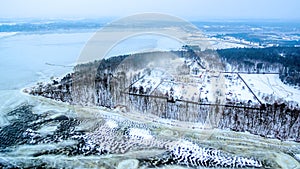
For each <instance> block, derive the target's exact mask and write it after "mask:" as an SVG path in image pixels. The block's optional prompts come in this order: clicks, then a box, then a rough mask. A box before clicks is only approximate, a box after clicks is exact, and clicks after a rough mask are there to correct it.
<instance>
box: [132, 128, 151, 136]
mask: <svg viewBox="0 0 300 169" xmlns="http://www.w3.org/2000/svg"><path fill="white" fill-rule="evenodd" d="M128 136H129V137H130V138H132V139H152V138H153V136H152V135H151V132H150V131H149V130H146V129H140V128H130V129H129V131H128Z"/></svg>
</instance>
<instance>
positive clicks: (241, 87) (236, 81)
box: [223, 73, 259, 104]
mask: <svg viewBox="0 0 300 169" xmlns="http://www.w3.org/2000/svg"><path fill="white" fill-rule="evenodd" d="M223 75H224V76H225V79H226V80H225V84H226V101H229V102H235V103H236V102H252V103H255V104H257V103H259V102H258V100H256V99H255V97H254V95H253V94H252V93H251V91H250V90H249V89H248V87H247V86H246V85H245V83H244V82H243V81H242V79H240V78H239V77H238V75H237V74H236V73H224V74H223ZM249 100H250V101H249Z"/></svg>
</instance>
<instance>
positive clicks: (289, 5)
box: [0, 0, 300, 20]
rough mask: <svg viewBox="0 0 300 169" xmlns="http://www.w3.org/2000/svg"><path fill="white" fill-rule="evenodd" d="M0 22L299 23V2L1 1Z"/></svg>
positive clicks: (240, 0)
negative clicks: (155, 16) (148, 15)
mask: <svg viewBox="0 0 300 169" xmlns="http://www.w3.org/2000/svg"><path fill="white" fill-rule="evenodd" d="M1 1H2V2H1V5H0V18H8V17H9V18H10V17H12V18H16V17H17V18H27V17H34V18H97V17H124V16H128V15H132V14H137V13H141V12H158V13H165V14H170V15H174V16H178V17H181V18H185V19H188V20H197V19H199V20H203V19H300V12H299V11H300V10H299V7H300V0H118V1H117V0H1Z"/></svg>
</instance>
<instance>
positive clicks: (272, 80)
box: [241, 74, 300, 103]
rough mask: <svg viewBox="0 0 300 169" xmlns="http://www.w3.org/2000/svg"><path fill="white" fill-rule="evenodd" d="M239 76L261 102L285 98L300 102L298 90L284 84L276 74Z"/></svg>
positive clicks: (299, 91)
mask: <svg viewBox="0 0 300 169" xmlns="http://www.w3.org/2000/svg"><path fill="white" fill-rule="evenodd" d="M241 77H242V78H243V79H244V80H245V81H246V82H247V83H248V85H249V86H250V88H251V89H252V90H253V92H254V93H255V94H256V95H257V97H258V98H259V99H260V100H261V101H262V102H266V103H272V102H274V101H275V100H278V101H280V100H286V101H294V102H297V103H300V90H299V89H297V88H296V87H293V86H289V85H286V84H284V83H283V82H282V81H281V80H280V79H279V75H278V74H241Z"/></svg>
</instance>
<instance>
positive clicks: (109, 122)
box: [105, 120, 119, 129]
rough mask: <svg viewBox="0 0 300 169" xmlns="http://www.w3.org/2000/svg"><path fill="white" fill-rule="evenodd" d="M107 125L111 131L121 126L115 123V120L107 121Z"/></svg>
mask: <svg viewBox="0 0 300 169" xmlns="http://www.w3.org/2000/svg"><path fill="white" fill-rule="evenodd" d="M105 125H107V126H108V127H109V128H111V129H115V128H117V127H118V126H119V125H118V123H117V122H116V121H114V120H108V121H106V123H105Z"/></svg>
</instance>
